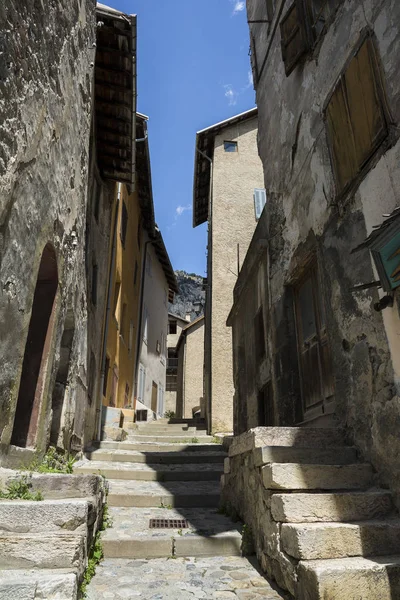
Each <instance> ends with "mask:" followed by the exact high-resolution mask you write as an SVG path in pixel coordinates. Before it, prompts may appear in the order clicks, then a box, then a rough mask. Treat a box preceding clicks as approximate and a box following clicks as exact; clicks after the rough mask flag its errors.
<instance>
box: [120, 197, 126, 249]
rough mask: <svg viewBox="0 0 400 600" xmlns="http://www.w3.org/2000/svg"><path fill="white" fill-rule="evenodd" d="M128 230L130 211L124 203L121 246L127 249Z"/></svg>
mask: <svg viewBox="0 0 400 600" xmlns="http://www.w3.org/2000/svg"><path fill="white" fill-rule="evenodd" d="M127 229H128V209H127V208H126V204H125V202H123V203H122V213H121V231H120V236H121V244H122V246H123V247H124V248H125V242H126V232H127Z"/></svg>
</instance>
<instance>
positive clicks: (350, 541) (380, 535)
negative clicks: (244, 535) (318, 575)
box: [281, 519, 400, 560]
mask: <svg viewBox="0 0 400 600" xmlns="http://www.w3.org/2000/svg"><path fill="white" fill-rule="evenodd" d="M281 546H282V549H283V550H284V551H285V552H286V553H287V554H289V555H290V556H292V557H293V558H297V559H299V560H314V559H325V558H346V557H347V556H374V555H375V556H384V555H385V554H400V520H399V519H386V520H380V521H378V520H376V521H374V520H371V521H362V522H358V523H299V524H293V523H284V524H283V525H282V528H281Z"/></svg>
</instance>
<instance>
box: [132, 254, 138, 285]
mask: <svg viewBox="0 0 400 600" xmlns="http://www.w3.org/2000/svg"><path fill="white" fill-rule="evenodd" d="M138 269H139V266H138V262H137V260H135V270H134V273H133V285H136V282H137V276H138Z"/></svg>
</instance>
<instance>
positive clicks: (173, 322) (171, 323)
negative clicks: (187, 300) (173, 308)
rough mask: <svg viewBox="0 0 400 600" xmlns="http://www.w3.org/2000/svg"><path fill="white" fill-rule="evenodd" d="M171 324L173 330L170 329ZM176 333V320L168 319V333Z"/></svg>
mask: <svg viewBox="0 0 400 600" xmlns="http://www.w3.org/2000/svg"><path fill="white" fill-rule="evenodd" d="M171 325H173V326H174V327H175V331H171ZM177 333H178V320H177V319H170V320H169V321H168V335H176V334H177Z"/></svg>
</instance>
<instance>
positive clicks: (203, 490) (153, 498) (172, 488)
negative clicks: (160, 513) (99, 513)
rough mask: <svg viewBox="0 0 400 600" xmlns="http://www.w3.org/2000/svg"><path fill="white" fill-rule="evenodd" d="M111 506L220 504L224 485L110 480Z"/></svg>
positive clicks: (185, 506)
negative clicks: (221, 489) (221, 488)
mask: <svg viewBox="0 0 400 600" xmlns="http://www.w3.org/2000/svg"><path fill="white" fill-rule="evenodd" d="M109 483H110V491H109V494H108V504H109V506H136V507H142V508H148V507H163V506H170V507H175V508H206V507H212V508H214V507H217V506H218V505H219V496H220V486H219V483H218V482H217V481H197V482H193V483H192V484H191V485H190V486H188V484H187V483H185V482H179V481H171V482H169V483H164V484H162V483H159V482H155V481H127V480H123V479H113V480H110V482H109Z"/></svg>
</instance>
